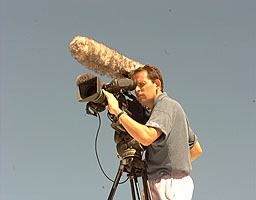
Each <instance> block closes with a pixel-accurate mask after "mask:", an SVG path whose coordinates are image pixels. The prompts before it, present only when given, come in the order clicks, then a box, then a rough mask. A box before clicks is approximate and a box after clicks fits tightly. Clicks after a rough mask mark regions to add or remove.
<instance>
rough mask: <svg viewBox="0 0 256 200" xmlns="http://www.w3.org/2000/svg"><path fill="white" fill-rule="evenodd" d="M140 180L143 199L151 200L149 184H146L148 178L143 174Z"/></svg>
mask: <svg viewBox="0 0 256 200" xmlns="http://www.w3.org/2000/svg"><path fill="white" fill-rule="evenodd" d="M142 180H143V188H144V194H145V199H146V200H153V198H152V193H151V189H150V185H149V182H148V176H147V174H146V172H144V174H143V176H142Z"/></svg>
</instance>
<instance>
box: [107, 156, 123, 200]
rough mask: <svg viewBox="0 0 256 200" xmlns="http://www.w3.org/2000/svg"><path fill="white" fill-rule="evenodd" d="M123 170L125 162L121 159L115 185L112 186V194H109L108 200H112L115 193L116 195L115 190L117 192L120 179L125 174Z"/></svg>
mask: <svg viewBox="0 0 256 200" xmlns="http://www.w3.org/2000/svg"><path fill="white" fill-rule="evenodd" d="M123 171H124V164H123V163H122V161H120V165H119V168H118V172H117V174H116V178H115V181H114V183H113V186H112V188H111V191H110V194H109V196H108V200H112V199H113V198H114V195H115V192H116V189H117V186H118V183H119V180H120V178H121V176H122V174H123Z"/></svg>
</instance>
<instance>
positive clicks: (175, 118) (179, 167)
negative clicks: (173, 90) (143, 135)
mask: <svg viewBox="0 0 256 200" xmlns="http://www.w3.org/2000/svg"><path fill="white" fill-rule="evenodd" d="M146 126H150V127H154V128H158V129H159V130H161V131H162V135H161V136H160V137H159V138H158V139H157V140H156V141H155V142H153V143H152V144H151V145H150V146H148V148H147V151H146V155H145V161H146V163H147V167H148V168H147V172H148V179H149V180H154V179H158V178H161V177H162V176H163V175H171V174H172V173H175V172H184V173H186V174H187V175H188V174H189V173H191V171H192V166H191V160H190V148H192V146H193V145H194V144H195V142H196V140H197V137H196V136H195V134H194V133H193V131H192V129H191V128H190V127H189V123H188V119H187V116H186V114H185V112H184V110H183V109H182V107H181V105H180V104H179V103H178V102H177V101H175V100H173V99H171V98H170V97H168V96H167V93H165V92H164V93H162V94H160V95H159V96H158V97H157V99H156V101H155V104H154V106H153V109H152V112H151V114H150V118H149V120H148V121H147V123H146Z"/></svg>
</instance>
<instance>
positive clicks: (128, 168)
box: [108, 157, 152, 200]
mask: <svg viewBox="0 0 256 200" xmlns="http://www.w3.org/2000/svg"><path fill="white" fill-rule="evenodd" d="M123 172H127V173H128V175H127V176H128V177H129V179H130V186H131V192H132V199H133V200H136V195H135V190H134V185H135V188H136V193H137V197H138V199H139V200H142V197H141V192H140V187H139V182H138V179H137V178H138V177H142V181H143V188H144V194H145V200H152V195H151V190H150V186H149V182H148V176H147V172H146V166H145V162H144V161H142V160H141V159H140V158H137V157H127V158H124V159H122V160H121V161H120V165H119V168H118V171H117V174H116V177H115V181H114V183H113V185H112V188H111V191H110V194H109V196H108V200H112V199H113V198H114V195H115V192H116V189H117V186H118V183H119V181H120V178H121V176H122V174H123Z"/></svg>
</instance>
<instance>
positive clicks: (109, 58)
mask: <svg viewBox="0 0 256 200" xmlns="http://www.w3.org/2000/svg"><path fill="white" fill-rule="evenodd" d="M69 48H70V52H71V55H72V56H73V57H74V58H75V59H76V60H77V61H78V62H79V63H80V64H82V65H84V66H85V67H87V68H89V69H91V70H93V71H94V72H97V73H99V74H101V75H106V76H109V77H112V78H115V79H118V78H123V77H127V75H128V74H129V72H131V71H133V70H135V69H137V68H139V67H142V66H143V64H141V63H139V62H136V61H134V60H132V59H130V58H127V57H125V56H124V55H122V54H120V53H118V52H117V51H116V50H113V49H111V48H109V47H107V46H105V45H104V44H102V43H99V42H97V41H95V40H93V39H90V38H88V37H86V36H80V35H78V36H76V37H74V38H73V40H72V41H71V42H70V43H69Z"/></svg>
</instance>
